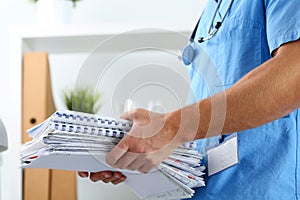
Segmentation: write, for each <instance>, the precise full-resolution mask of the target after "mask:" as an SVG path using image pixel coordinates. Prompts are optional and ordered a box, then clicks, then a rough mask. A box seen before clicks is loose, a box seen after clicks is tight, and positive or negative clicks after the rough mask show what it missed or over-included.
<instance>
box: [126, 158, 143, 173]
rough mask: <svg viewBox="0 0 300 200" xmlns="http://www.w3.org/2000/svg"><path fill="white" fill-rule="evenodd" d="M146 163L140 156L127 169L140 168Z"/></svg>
mask: <svg viewBox="0 0 300 200" xmlns="http://www.w3.org/2000/svg"><path fill="white" fill-rule="evenodd" d="M143 165H144V159H143V158H141V157H138V158H137V159H136V160H135V162H132V163H131V164H130V165H128V166H127V169H129V170H132V171H134V170H138V169H139V168H141V167H142V166H143Z"/></svg>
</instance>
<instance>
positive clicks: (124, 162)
mask: <svg viewBox="0 0 300 200" xmlns="http://www.w3.org/2000/svg"><path fill="white" fill-rule="evenodd" d="M137 157H138V154H137V153H131V152H126V153H125V154H124V155H123V156H122V157H121V158H120V159H119V160H118V162H116V164H115V166H116V167H117V168H120V169H127V167H128V166H129V165H131V164H132V163H134V162H135V160H136V159H137Z"/></svg>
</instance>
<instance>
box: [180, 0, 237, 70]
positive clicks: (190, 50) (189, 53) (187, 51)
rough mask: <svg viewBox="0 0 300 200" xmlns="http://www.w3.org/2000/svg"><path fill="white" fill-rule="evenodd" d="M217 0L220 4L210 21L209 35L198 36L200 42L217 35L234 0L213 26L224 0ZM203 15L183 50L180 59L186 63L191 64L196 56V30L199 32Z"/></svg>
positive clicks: (231, 0)
mask: <svg viewBox="0 0 300 200" xmlns="http://www.w3.org/2000/svg"><path fill="white" fill-rule="evenodd" d="M217 2H218V4H217V7H216V9H215V12H214V14H213V18H212V20H211V22H210V25H209V28H208V32H207V36H206V37H200V38H198V42H199V43H203V42H205V41H207V40H210V39H211V38H213V37H214V36H215V35H216V33H217V32H218V30H219V29H220V27H221V26H222V24H223V21H224V19H225V17H226V15H227V13H228V11H229V10H230V8H231V5H232V3H233V0H230V3H229V5H228V7H227V9H226V12H225V14H224V16H223V17H222V18H221V20H220V21H217V22H216V24H215V25H214V26H213V23H214V20H215V18H216V15H217V12H218V10H219V8H220V5H221V2H222V0H218V1H217ZM201 17H202V16H201ZM201 17H200V19H199V20H198V22H197V24H196V26H195V28H194V30H193V32H192V35H191V37H190V39H189V44H188V45H187V46H185V47H184V49H183V51H182V54H181V56H180V60H182V62H183V63H184V64H185V65H190V64H191V63H192V62H193V60H194V57H195V48H194V40H195V36H196V32H197V29H198V26H199V22H200V20H201ZM212 27H213V28H212Z"/></svg>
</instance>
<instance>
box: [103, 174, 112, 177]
mask: <svg viewBox="0 0 300 200" xmlns="http://www.w3.org/2000/svg"><path fill="white" fill-rule="evenodd" d="M110 177H111V175H109V174H104V175H103V178H110Z"/></svg>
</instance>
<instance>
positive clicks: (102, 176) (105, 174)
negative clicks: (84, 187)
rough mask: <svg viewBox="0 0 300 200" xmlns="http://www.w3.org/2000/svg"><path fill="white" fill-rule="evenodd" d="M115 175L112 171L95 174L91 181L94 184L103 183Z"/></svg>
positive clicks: (92, 175) (91, 176) (92, 174)
mask: <svg viewBox="0 0 300 200" xmlns="http://www.w3.org/2000/svg"><path fill="white" fill-rule="evenodd" d="M112 175H113V173H112V172H110V171H102V172H94V173H91V174H90V179H91V181H93V182H96V181H102V180H105V179H108V178H111V177H112Z"/></svg>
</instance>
